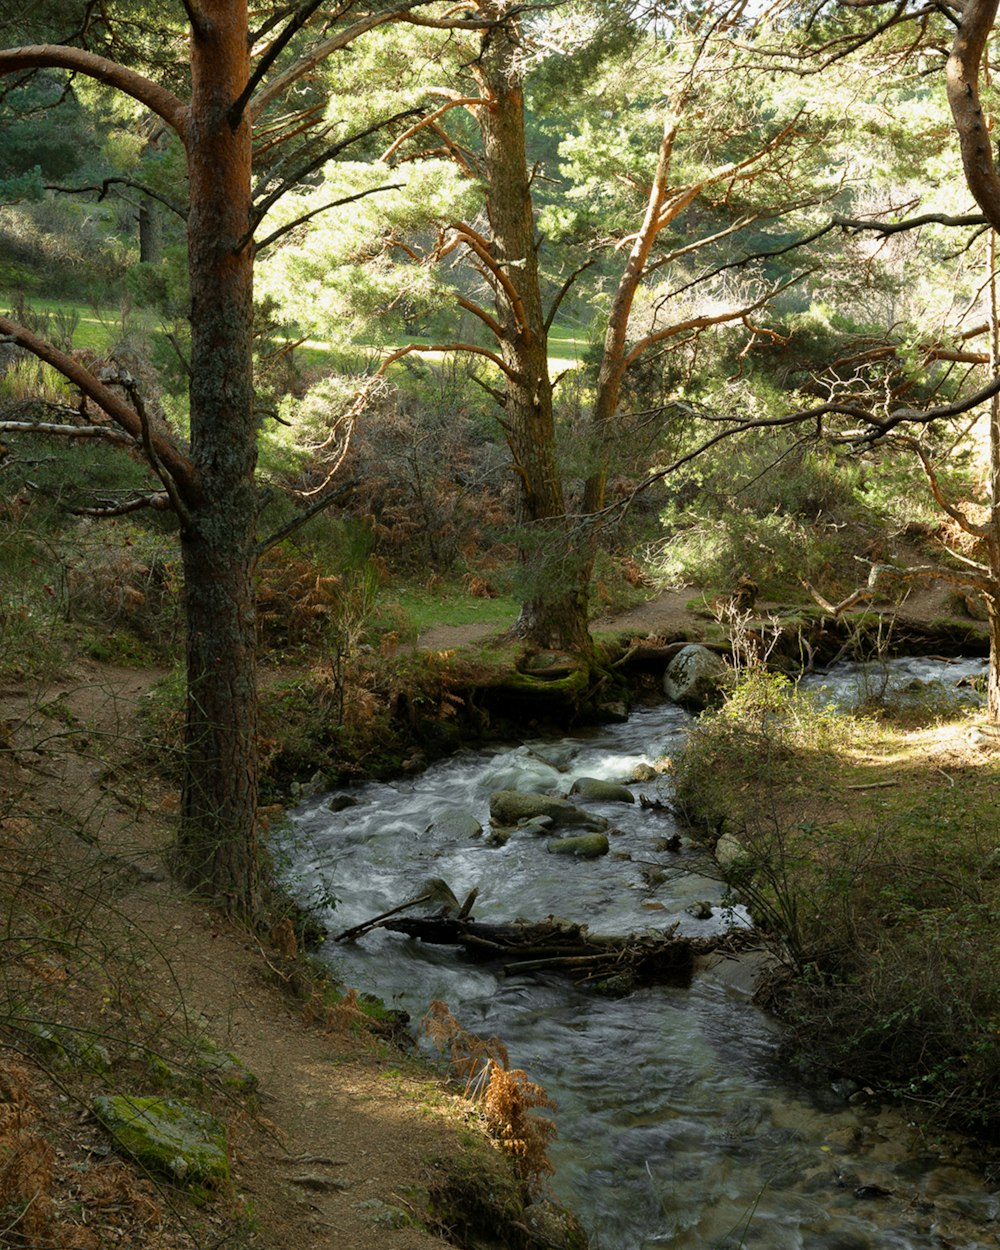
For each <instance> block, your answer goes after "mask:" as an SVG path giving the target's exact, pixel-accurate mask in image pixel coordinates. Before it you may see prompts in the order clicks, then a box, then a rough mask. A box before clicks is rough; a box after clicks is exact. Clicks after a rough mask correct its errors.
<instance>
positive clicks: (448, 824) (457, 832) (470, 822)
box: [427, 807, 483, 839]
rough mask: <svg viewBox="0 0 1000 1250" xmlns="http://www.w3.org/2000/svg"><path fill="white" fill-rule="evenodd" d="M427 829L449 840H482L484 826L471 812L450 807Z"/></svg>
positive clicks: (439, 814)
mask: <svg viewBox="0 0 1000 1250" xmlns="http://www.w3.org/2000/svg"><path fill="white" fill-rule="evenodd" d="M427 828H428V829H434V830H436V831H437V832H438V833H440V834H444V836H445V837H447V838H456V839H458V838H481V837H482V836H483V826H482V825H481V824H480V823H479V821H478V820H477V819H476V818H475V816H473V815H472V813H471V812H467V811H466V810H465V809H464V808H461V807H448V808H445V810H444V811H443V812H438V814H437V815H436V816H435V817H434V819H433V821H432V822H431V823H430V824H429V825H428V826H427Z"/></svg>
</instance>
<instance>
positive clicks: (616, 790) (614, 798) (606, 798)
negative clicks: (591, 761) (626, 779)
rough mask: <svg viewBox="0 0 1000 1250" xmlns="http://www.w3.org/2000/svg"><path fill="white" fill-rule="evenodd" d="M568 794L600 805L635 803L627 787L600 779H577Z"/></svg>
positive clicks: (633, 796)
mask: <svg viewBox="0 0 1000 1250" xmlns="http://www.w3.org/2000/svg"><path fill="white" fill-rule="evenodd" d="M570 794H576V795H579V796H580V798H581V799H595V800H596V801H598V802H601V803H634V802H635V795H634V794H633V793H632V791H631V790H630V789H629V788H628V786H623V785H619V783H618V782H617V781H604V780H602V779H601V778H600V777H577V779H576V781H574V782H573V785H572V786H571V787H570Z"/></svg>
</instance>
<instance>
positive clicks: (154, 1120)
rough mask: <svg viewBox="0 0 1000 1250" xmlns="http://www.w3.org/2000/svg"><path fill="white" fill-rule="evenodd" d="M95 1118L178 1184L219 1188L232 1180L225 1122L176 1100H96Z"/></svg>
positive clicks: (119, 1097)
mask: <svg viewBox="0 0 1000 1250" xmlns="http://www.w3.org/2000/svg"><path fill="white" fill-rule="evenodd" d="M94 1114H95V1115H96V1117H97V1118H98V1120H100V1122H101V1123H102V1124H103V1125H104V1127H105V1128H106V1129H107V1130H108V1132H109V1133H110V1134H111V1136H112V1137H113V1138H114V1140H115V1144H116V1145H117V1146H118V1147H119V1149H121V1150H122V1151H123V1152H124V1153H125V1154H127V1155H130V1156H131V1157H132V1158H133V1159H135V1160H137V1162H139V1163H141V1164H142V1165H143V1167H146V1168H148V1169H149V1170H150V1171H151V1172H156V1173H158V1174H159V1175H161V1176H166V1177H168V1178H169V1179H170V1180H172V1181H174V1182H175V1183H176V1184H178V1185H199V1184H200V1185H206V1186H210V1187H218V1186H219V1185H220V1184H223V1183H224V1182H225V1181H228V1179H229V1152H228V1148H227V1141H226V1130H225V1127H224V1126H223V1124H222V1123H221V1122H220V1121H219V1120H217V1119H216V1118H215V1116H212V1115H209V1114H208V1112H207V1111H200V1110H198V1108H196V1107H191V1106H188V1104H187V1103H184V1102H181V1101H180V1100H179V1099H176V1098H156V1097H153V1098H149V1097H142V1098H140V1097H129V1096H127V1095H124V1094H114V1095H110V1096H102V1097H99V1098H95V1099H94Z"/></svg>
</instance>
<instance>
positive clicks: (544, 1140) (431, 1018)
mask: <svg viewBox="0 0 1000 1250" xmlns="http://www.w3.org/2000/svg"><path fill="white" fill-rule="evenodd" d="M422 1027H423V1030H424V1032H425V1033H426V1035H427V1037H428V1038H429V1040H430V1041H431V1043H432V1045H433V1046H434V1047H435V1048H436V1049H437V1050H438V1051H439V1052H441V1053H442V1054H443V1055H446V1056H447V1059H448V1065H449V1068H450V1070H451V1073H452V1075H453V1076H455V1077H456V1078H457V1079H458V1080H459V1081H462V1082H464V1091H463V1092H464V1096H465V1097H466V1098H468V1099H469V1100H470V1101H472V1102H474V1103H475V1104H476V1106H477V1107H478V1108H479V1111H480V1113H481V1114H482V1117H483V1120H484V1122H485V1124H486V1128H487V1129H488V1131H489V1133H490V1135H491V1136H492V1137H493V1138H495V1139H496V1141H497V1142H498V1143H499V1144H500V1147H501V1148H502V1149H503V1150H504V1151H505V1152H506V1153H507V1154H508V1155H510V1156H511V1158H512V1159H513V1161H514V1165H515V1167H516V1168H517V1173H518V1176H519V1177H520V1180H521V1184H522V1186H523V1187H524V1189H525V1191H526V1193H528V1194H530V1193H532V1192H534V1191H537V1190H538V1188H539V1187H540V1185H541V1183H542V1181H543V1179H544V1178H545V1177H546V1176H547V1175H549V1174H550V1173H551V1172H552V1164H551V1162H550V1160H549V1156H548V1147H549V1143H550V1142H551V1141H552V1139H553V1138H554V1137H555V1135H556V1126H555V1124H554V1123H553V1122H552V1120H550V1119H549V1118H548V1117H547V1116H540V1115H536V1114H535V1111H536V1109H537V1108H539V1107H544V1108H548V1109H550V1110H555V1109H556V1104H555V1103H554V1102H553V1101H552V1099H551V1098H550V1097H549V1096H548V1094H546V1092H545V1090H544V1089H543V1088H542V1086H541V1085H539V1084H537V1082H535V1081H532V1080H529V1079H528V1075H527V1073H526V1072H525V1071H524V1070H523V1068H512V1067H511V1066H510V1057H509V1055H508V1054H507V1048H506V1047H505V1046H504V1044H503V1042H501V1041H500V1039H499V1038H497V1037H490V1038H482V1037H478V1036H477V1035H476V1034H475V1033H470V1032H469V1031H468V1029H466V1028H465V1027H464V1026H463V1025H462V1024H461V1023H460V1022H459V1021H458V1020H457V1019H456V1018H455V1016H453V1015H452V1013H451V1012H450V1011H449V1010H448V1007H447V1004H445V1003H443V1002H441V1001H440V999H437V1000H435V1001H434V1002H432V1003H431V1005H430V1008H429V1009H428V1011H427V1014H426V1015H425V1016H424V1019H423V1021H422Z"/></svg>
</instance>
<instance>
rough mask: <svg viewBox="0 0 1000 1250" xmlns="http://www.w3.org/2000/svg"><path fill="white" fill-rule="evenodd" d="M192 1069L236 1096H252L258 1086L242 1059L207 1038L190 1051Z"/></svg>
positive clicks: (198, 1042) (198, 1041)
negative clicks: (214, 1080) (231, 1091)
mask: <svg viewBox="0 0 1000 1250" xmlns="http://www.w3.org/2000/svg"><path fill="white" fill-rule="evenodd" d="M191 1062H192V1064H193V1065H194V1067H195V1068H196V1069H197V1070H198V1071H199V1072H201V1073H203V1074H204V1075H205V1076H207V1077H214V1078H215V1079H216V1080H217V1081H218V1082H219V1083H220V1084H222V1085H224V1086H225V1087H226V1088H227V1089H231V1090H233V1091H234V1092H235V1093H238V1094H252V1093H253V1092H254V1091H255V1090H256V1088H257V1085H258V1083H259V1082H258V1080H257V1078H256V1076H254V1074H253V1073H252V1072H251V1071H250V1069H249V1068H248V1067H247V1066H246V1064H245V1063H244V1062H243V1060H242V1059H239V1058H237V1056H236V1055H234V1054H233V1053H232V1051H229V1050H223V1049H222V1048H221V1047H220V1046H216V1045H215V1043H214V1042H210V1041H209V1040H208V1039H207V1038H199V1039H198V1040H197V1041H196V1042H195V1044H194V1047H193V1049H192V1051H191Z"/></svg>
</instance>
